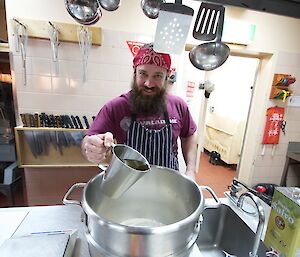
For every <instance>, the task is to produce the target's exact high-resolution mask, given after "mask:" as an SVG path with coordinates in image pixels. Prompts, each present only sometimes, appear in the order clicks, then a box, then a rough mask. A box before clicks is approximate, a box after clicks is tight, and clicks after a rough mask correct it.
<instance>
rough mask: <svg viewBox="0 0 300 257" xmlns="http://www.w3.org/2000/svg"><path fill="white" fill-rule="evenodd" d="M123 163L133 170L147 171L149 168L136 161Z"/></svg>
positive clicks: (127, 160)
mask: <svg viewBox="0 0 300 257" xmlns="http://www.w3.org/2000/svg"><path fill="white" fill-rule="evenodd" d="M123 161H124V163H125V164H126V165H127V166H129V167H131V168H133V169H135V170H139V171H145V170H148V169H149V166H148V165H147V164H145V163H144V162H141V161H138V160H132V159H124V160H123Z"/></svg>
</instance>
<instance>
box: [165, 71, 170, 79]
mask: <svg viewBox="0 0 300 257" xmlns="http://www.w3.org/2000/svg"><path fill="white" fill-rule="evenodd" d="M170 74H171V71H170V70H168V71H167V75H166V80H168V79H169V77H170Z"/></svg>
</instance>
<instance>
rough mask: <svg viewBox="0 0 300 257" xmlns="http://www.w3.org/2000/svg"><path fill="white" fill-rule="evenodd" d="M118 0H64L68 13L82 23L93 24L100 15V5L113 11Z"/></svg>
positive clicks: (118, 2) (117, 4)
mask: <svg viewBox="0 0 300 257" xmlns="http://www.w3.org/2000/svg"><path fill="white" fill-rule="evenodd" d="M119 5H120V0H89V1H86V0H65V6H66V9H67V11H68V13H69V14H70V15H71V16H72V17H73V18H74V19H75V20H76V21H77V22H79V23H80V24H82V25H92V24H95V23H96V22H97V21H98V20H99V19H100V18H101V17H102V12H101V9H100V6H101V7H102V8H103V9H105V10H106V11H115V10H116V9H118V7H119Z"/></svg>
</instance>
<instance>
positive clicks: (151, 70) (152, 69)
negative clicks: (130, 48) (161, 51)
mask: <svg viewBox="0 0 300 257" xmlns="http://www.w3.org/2000/svg"><path fill="white" fill-rule="evenodd" d="M136 69H137V70H138V71H145V72H149V73H166V72H167V70H166V69H164V68H162V67H159V66H156V65H151V64H142V65H139V66H137V67H136Z"/></svg>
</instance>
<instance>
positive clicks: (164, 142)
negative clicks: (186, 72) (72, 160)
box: [82, 44, 197, 179]
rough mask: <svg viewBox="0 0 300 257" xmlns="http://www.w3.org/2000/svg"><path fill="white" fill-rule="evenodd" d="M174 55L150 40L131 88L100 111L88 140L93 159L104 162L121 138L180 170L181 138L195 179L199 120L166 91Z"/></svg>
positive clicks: (136, 62) (137, 60)
mask: <svg viewBox="0 0 300 257" xmlns="http://www.w3.org/2000/svg"><path fill="white" fill-rule="evenodd" d="M170 66H171V57H170V55H168V54H163V53H157V52H155V51H154V50H153V45H152V44H146V45H144V46H143V47H142V48H141V49H140V50H139V52H138V53H137V54H136V56H135V57H134V59H133V68H134V75H133V82H132V86H131V91H129V92H127V93H125V94H123V95H121V96H119V97H117V98H115V99H113V100H111V101H110V102H108V103H107V104H105V105H104V106H103V107H102V109H101V110H100V111H99V113H98V115H97V117H96V118H95V120H94V122H93V124H92V126H91V128H90V129H89V131H88V132H87V135H86V136H85V138H84V139H83V141H82V152H83V154H84V155H85V157H86V158H87V160H89V161H91V162H93V163H96V164H99V163H101V162H103V160H105V159H106V158H107V157H108V156H107V155H108V154H109V153H110V152H111V151H109V149H110V147H111V143H112V142H113V140H114V139H115V140H116V141H117V142H118V143H120V144H123V143H124V144H126V145H129V146H131V147H133V148H134V149H136V150H137V151H139V152H140V153H141V154H143V155H144V156H145V157H146V158H147V160H148V161H149V163H150V164H153V165H159V166H164V167H168V168H171V169H175V170H178V169H179V164H178V157H177V153H178V151H177V150H178V147H177V139H178V137H180V139H181V147H182V152H183V156H184V160H185V163H186V175H188V176H189V177H190V178H193V179H194V178H195V163H196V152H197V150H196V136H195V131H196V129H197V127H196V124H195V122H194V121H193V119H192V116H191V114H190V112H189V110H188V106H187V105H186V103H185V102H184V101H183V100H182V99H181V98H179V97H177V96H174V95H170V94H168V93H167V92H166V89H167V85H168V75H169V73H170Z"/></svg>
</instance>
